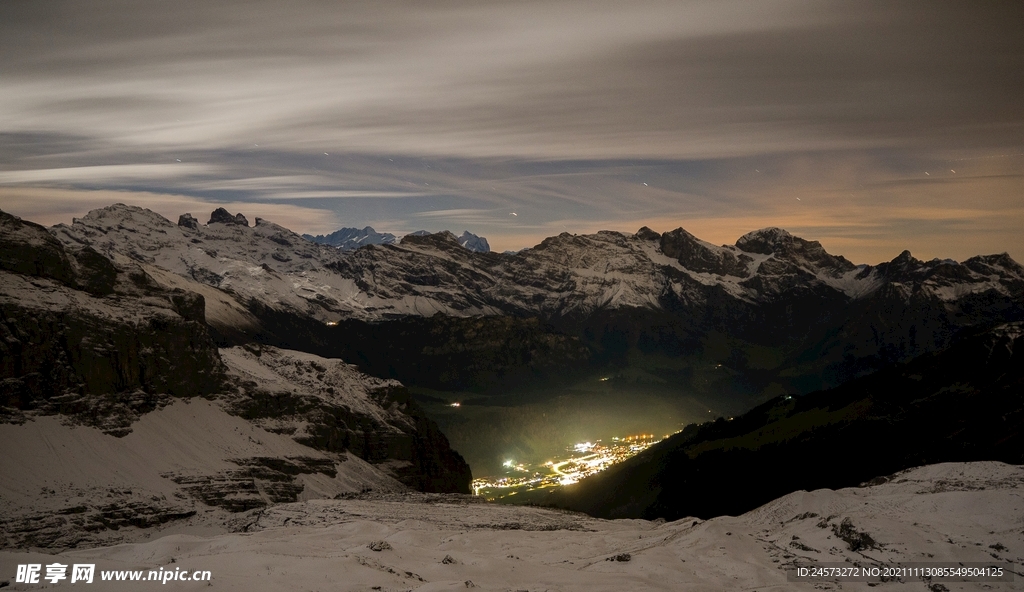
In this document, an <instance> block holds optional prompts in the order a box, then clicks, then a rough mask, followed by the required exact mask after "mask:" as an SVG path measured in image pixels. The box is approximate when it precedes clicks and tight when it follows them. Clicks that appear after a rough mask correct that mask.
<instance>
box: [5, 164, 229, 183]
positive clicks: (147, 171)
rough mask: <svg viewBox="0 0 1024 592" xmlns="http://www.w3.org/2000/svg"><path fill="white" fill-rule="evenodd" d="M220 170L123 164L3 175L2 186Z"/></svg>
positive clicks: (175, 175)
mask: <svg viewBox="0 0 1024 592" xmlns="http://www.w3.org/2000/svg"><path fill="white" fill-rule="evenodd" d="M217 171H218V168H217V167H214V166H209V165H203V164H191V163H175V164H121V165H103V166H85V167H66V168H56V169H27V170H13V171H0V185H14V184H37V183H51V184H52V183H96V182H104V183H126V182H140V181H150V182H152V181H156V180H164V179H175V178H181V177H189V176H199V175H209V174H212V173H215V172H217Z"/></svg>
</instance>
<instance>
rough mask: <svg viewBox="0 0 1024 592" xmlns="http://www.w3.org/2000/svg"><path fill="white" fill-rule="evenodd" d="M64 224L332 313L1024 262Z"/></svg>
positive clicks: (852, 281)
mask: <svg viewBox="0 0 1024 592" xmlns="http://www.w3.org/2000/svg"><path fill="white" fill-rule="evenodd" d="M224 214H226V212H224ZM53 232H54V234H55V235H56V236H57V237H58V238H59V239H60V240H61V241H63V242H64V243H66V244H69V245H73V246H84V245H89V246H92V247H93V248H95V249H97V250H98V251H100V252H102V253H107V254H110V255H112V256H115V257H117V256H121V257H127V258H130V259H133V260H135V261H139V262H141V263H144V264H149V265H153V266H156V267H159V268H162V269H165V270H167V271H171V272H173V273H175V274H178V275H180V276H183V277H186V278H188V279H191V280H194V281H197V282H200V283H203V284H207V285H210V286H213V287H216V288H220V289H223V290H225V291H228V292H231V293H234V294H237V295H240V296H243V297H244V298H246V299H255V300H257V301H260V302H261V303H262V304H265V305H267V306H270V307H271V308H276V307H291V308H293V309H295V310H296V311H298V312H304V313H307V314H310V315H312V316H315V317H318V318H323V319H325V320H328V319H329V320H337V318H346V317H356V318H365V319H368V320H370V319H382V318H386V317H393V316H395V315H430V314H434V313H439V312H440V313H445V314H449V315H454V316H469V315H474V314H501V313H513V314H536V315H540V316H543V317H555V316H564V315H570V314H576V315H586V314H592V313H594V312H596V311H598V310H602V309H614V308H649V309H666V308H670V307H675V306H679V305H687V306H694V305H697V306H701V305H705V304H706V303H707V301H708V300H709V299H711V298H716V297H725V298H727V299H733V300H736V301H739V302H744V303H749V304H766V303H772V302H775V301H777V300H779V299H780V298H784V297H785V296H787V295H788V296H792V295H795V294H796V293H805V294H806V293H817V294H820V295H821V296H822V297H823V298H836V299H840V300H844V301H852V300H858V299H863V298H866V297H869V296H871V295H872V294H875V293H877V292H878V291H880V290H882V289H884V288H885V287H892V288H895V289H897V290H901V291H903V292H904V293H905V294H906V295H907V296H908V297H909V296H910V295H911V294H914V295H919V296H922V297H928V298H936V299H938V300H940V301H942V302H943V303H947V304H949V305H952V306H956V303H957V301H959V300H961V299H964V298H968V297H970V296H972V295H982V294H991V295H993V296H1000V297H1013V296H1015V295H1019V294H1021V293H1022V292H1024V268H1022V267H1021V266H1020V265H1019V264H1017V263H1016V262H1014V261H1013V260H1012V259H1010V258H1009V257H1008V256H1007V255H1005V254H1003V255H990V256H979V257H973V258H971V259H968V260H967V261H964V262H963V263H957V262H955V261H951V260H933V261H928V262H925V261H919V260H916V259H914V258H913V257H911V256H910V253H908V252H904V253H903V254H901V255H900V256H899V257H897V258H896V259H894V260H893V261H891V262H888V263H882V264H879V265H877V266H871V265H854V264H852V263H850V262H849V261H847V260H846V259H844V258H843V257H841V256H833V255H831V254H829V253H827V252H826V251H825V250H824V249H823V248H822V247H821V245H820V243H818V242H816V241H806V240H804V239H801V238H799V237H795V236H792V235H791V234H789V233H788V232H786V231H784V230H781V229H778V228H769V229H763V230H758V231H754V232H751V233H749V234H746V235H744V236H742V237H740V239H739V240H737V242H736V244H735V245H725V246H721V247H719V246H715V245H712V244H710V243H707V242H704V241H701V240H700V239H697V238H696V237H694V236H693V235H691V234H689V233H688V232H686V231H685V230H683V229H677V230H674V231H672V232H667V233H665V234H663V235H662V234H658V233H656V232H654V231H651V230H650V229H647V228H642V229H640V230H639V231H638V232H637V233H635V234H628V233H622V232H612V231H602V232H599V233H597V234H594V235H581V236H577V235H570V234H568V233H563V234H561V235H559V236H556V237H551V238H548V239H545V240H544V241H543V242H542V243H540V244H539V245H537V246H536V247H534V248H531V249H528V250H525V251H523V252H520V253H517V254H515V255H511V256H504V255H495V254H491V253H476V252H473V251H471V250H468V249H465V248H462V245H461V244H460V242H459V240H460V239H456V238H455V237H454V236H453V235H450V233H437V234H429V235H423V236H417V235H407V236H406V237H405V238H403V240H402V241H401V242H400V243H399V244H396V245H377V246H372V247H370V248H366V249H360V250H358V251H356V252H354V253H348V254H347V255H344V256H343V255H342V254H341V253H339V252H338V251H337V250H334V249H325V248H322V247H320V246H318V245H315V244H311V243H310V242H309V241H306V240H304V239H302V237H300V236H298V235H296V234H294V233H292V232H291V231H289V230H287V229H285V228H283V227H281V226H278V225H276V224H273V223H272V222H269V221H266V220H263V219H260V218H257V219H256V224H255V227H252V228H250V227H248V226H244V225H239V224H234V223H229V222H225V221H222V220H220V219H219V218H218V217H216V216H215V217H214V219H212V220H211V222H210V223H209V224H207V225H205V226H202V225H197V224H178V225H175V224H173V223H171V222H170V221H169V220H166V219H165V218H163V217H161V216H159V215H158V214H155V213H153V212H150V211H148V210H143V209H141V208H137V207H132V206H123V205H115V206H110V207H108V208H102V209H99V210H94V211H92V212H90V213H89V214H88V215H87V216H85V217H84V218H81V219H76V220H75V222H74V223H73V224H71V225H70V226H67V225H59V226H56V227H54V229H53ZM466 234H468V233H466ZM466 234H464V235H463V237H465V236H466ZM456 247H458V248H456Z"/></svg>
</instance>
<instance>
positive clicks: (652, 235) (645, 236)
mask: <svg viewBox="0 0 1024 592" xmlns="http://www.w3.org/2000/svg"><path fill="white" fill-rule="evenodd" d="M636 237H637V238H638V239H640V240H645V241H656V240H661V234H660V233H657V232H655V231H653V230H651V229H650V228H648V227H646V226H644V227H643V228H641V229H640V230H637V231H636Z"/></svg>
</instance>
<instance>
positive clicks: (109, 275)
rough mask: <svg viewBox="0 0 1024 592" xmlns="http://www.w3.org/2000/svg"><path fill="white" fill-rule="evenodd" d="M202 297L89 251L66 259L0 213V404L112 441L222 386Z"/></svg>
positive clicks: (48, 239)
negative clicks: (178, 402) (95, 430)
mask: <svg viewBox="0 0 1024 592" xmlns="http://www.w3.org/2000/svg"><path fill="white" fill-rule="evenodd" d="M203 309H204V303H203V299H202V297H201V296H199V295H196V294H192V293H189V292H185V291H183V290H166V289H163V288H161V287H159V286H157V285H156V284H155V283H154V282H153V281H152V280H151V278H149V276H147V275H146V274H145V273H144V272H142V271H141V270H139V269H137V268H132V267H126V268H118V267H115V266H114V265H113V264H112V263H111V262H110V261H109V260H107V259H106V258H104V257H103V256H101V255H99V254H98V253H96V252H95V251H93V250H92V249H88V248H86V249H82V250H80V251H77V252H69V251H68V250H67V249H65V248H64V247H63V246H62V245H61V244H60V243H59V242H58V241H56V240H55V239H54V238H53V237H52V236H51V235H50V234H49V233H48V232H47V231H46V229H44V228H43V227H41V226H38V225H35V224H32V223H28V222H23V221H21V220H20V219H18V218H16V217H14V216H10V215H8V214H5V213H2V212H0V405H2V406H3V414H4V416H5V417H6V418H8V420H15V421H19V420H22V419H24V417H25V415H26V414H29V415H33V414H44V415H46V414H55V413H60V414H63V415H65V416H68V417H71V418H74V419H75V420H76V421H79V422H81V423H84V424H87V425H93V426H96V427H99V428H101V429H103V430H104V431H106V432H107V433H110V434H113V435H124V434H126V433H128V431H130V425H131V423H132V422H133V421H134V420H136V419H138V417H139V416H140V415H142V414H144V413H146V412H148V411H152V410H153V409H156V408H158V407H160V406H162V405H164V404H166V403H167V402H168V401H169V400H170V398H173V397H183V398H187V397H193V396H196V395H209V394H211V393H214V392H217V391H218V390H220V389H221V388H222V387H223V381H224V373H223V366H222V364H221V363H220V360H219V358H218V356H217V350H216V346H215V345H214V343H213V342H212V340H211V339H210V337H209V334H208V333H207V330H206V325H205V320H204V316H203Z"/></svg>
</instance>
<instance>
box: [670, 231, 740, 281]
mask: <svg viewBox="0 0 1024 592" xmlns="http://www.w3.org/2000/svg"><path fill="white" fill-rule="evenodd" d="M661 252H662V253H665V255H667V256H669V257H672V258H673V259H675V260H677V261H679V264H680V265H682V266H683V267H685V268H686V269H689V270H691V271H696V272H709V273H714V274H718V275H732V276H736V277H747V276H748V275H750V274H749V272H748V271H747V263H749V262H751V261H753V259H752V258H751V257H750V256H749V255H745V254H743V253H741V254H740V255H739V257H737V256H736V254H735V253H733V252H732V251H731V250H729V249H727V248H722V247H716V246H714V245H711V244H709V243H706V242H704V241H702V240H700V239H698V238H697V237H695V236H693V235H692V234H690V233H689V232H687V231H685V230H683V229H682V228H677V229H675V230H672V231H670V232H666V233H665V234H663V235H661Z"/></svg>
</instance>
